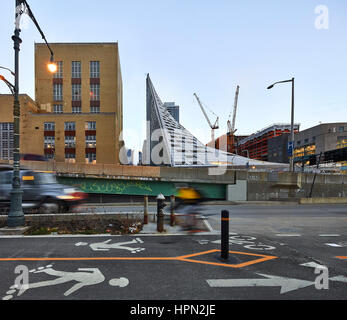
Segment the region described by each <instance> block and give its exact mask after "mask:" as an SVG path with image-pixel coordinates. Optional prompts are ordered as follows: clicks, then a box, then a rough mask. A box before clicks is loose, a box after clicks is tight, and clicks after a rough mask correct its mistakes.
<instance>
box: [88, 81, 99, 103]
mask: <svg viewBox="0 0 347 320" xmlns="http://www.w3.org/2000/svg"><path fill="white" fill-rule="evenodd" d="M90 100H91V101H100V84H91V85H90Z"/></svg>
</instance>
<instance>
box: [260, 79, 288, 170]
mask: <svg viewBox="0 0 347 320" xmlns="http://www.w3.org/2000/svg"><path fill="white" fill-rule="evenodd" d="M286 82H291V83H292V116H291V132H290V142H291V146H292V150H294V88H295V78H292V79H290V80H284V81H278V82H275V83H274V84H272V85H271V86H269V87H268V88H267V89H268V90H270V89H272V88H273V87H274V86H275V85H276V84H278V83H286ZM290 171H291V172H294V155H293V154H292V156H291V157H290Z"/></svg>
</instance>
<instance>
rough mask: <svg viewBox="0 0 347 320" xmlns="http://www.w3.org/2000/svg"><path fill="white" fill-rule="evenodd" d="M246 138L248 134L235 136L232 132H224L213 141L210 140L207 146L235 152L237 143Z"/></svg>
mask: <svg viewBox="0 0 347 320" xmlns="http://www.w3.org/2000/svg"><path fill="white" fill-rule="evenodd" d="M246 138H248V136H235V135H232V134H225V135H223V136H221V137H219V138H217V139H216V140H215V141H210V142H209V143H208V144H207V146H208V147H210V148H216V149H218V150H222V151H225V152H229V153H234V154H235V153H236V145H237V143H238V142H239V141H241V140H243V139H246Z"/></svg>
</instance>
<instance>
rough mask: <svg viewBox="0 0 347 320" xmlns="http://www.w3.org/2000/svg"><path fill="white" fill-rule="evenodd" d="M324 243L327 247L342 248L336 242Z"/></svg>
mask: <svg viewBox="0 0 347 320" xmlns="http://www.w3.org/2000/svg"><path fill="white" fill-rule="evenodd" d="M326 245H327V246H329V247H335V248H342V246H340V245H339V244H336V243H326Z"/></svg>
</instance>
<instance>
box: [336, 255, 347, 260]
mask: <svg viewBox="0 0 347 320" xmlns="http://www.w3.org/2000/svg"><path fill="white" fill-rule="evenodd" d="M336 258H337V259H341V260H344V259H347V256H345V257H336Z"/></svg>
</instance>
